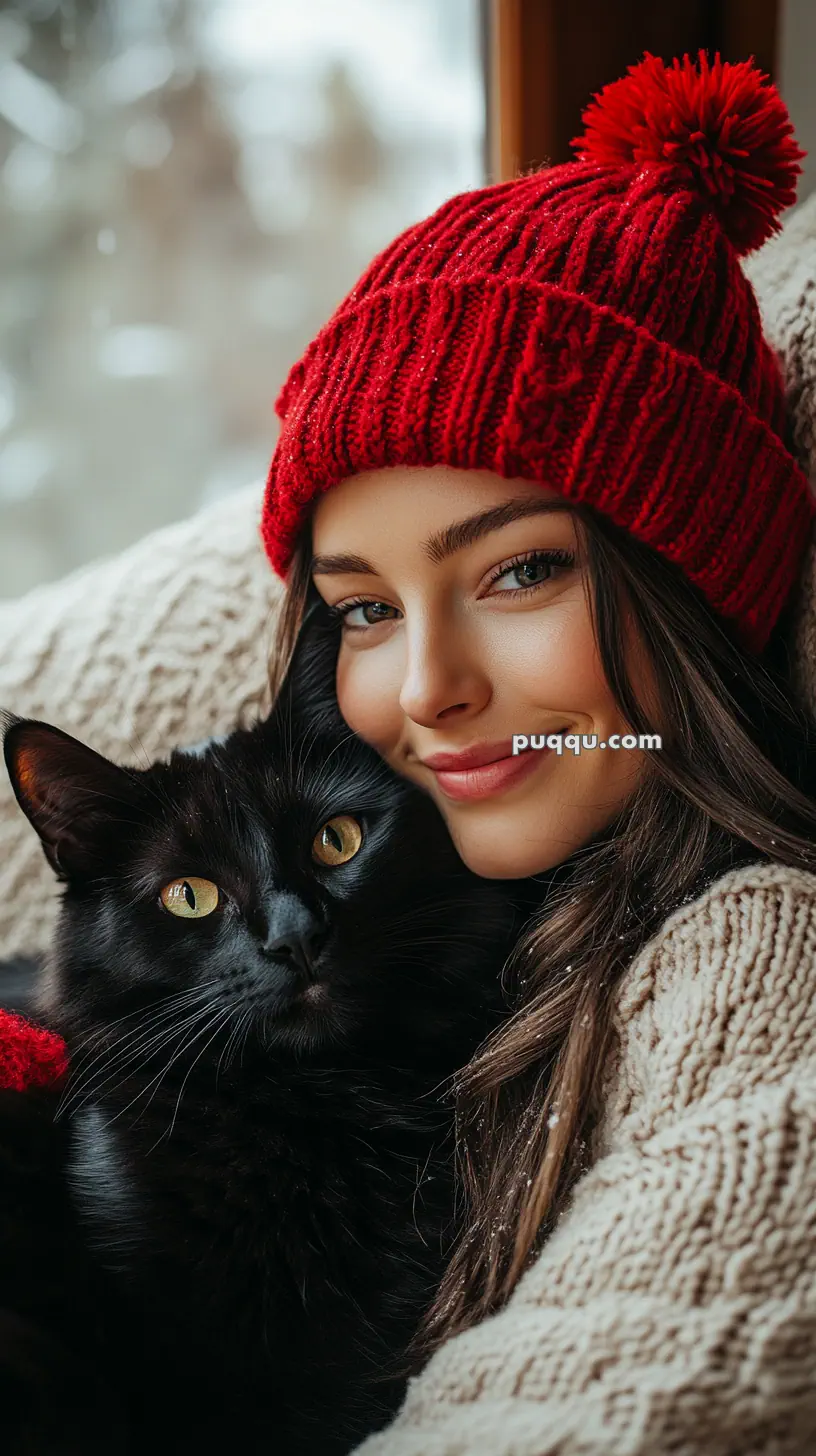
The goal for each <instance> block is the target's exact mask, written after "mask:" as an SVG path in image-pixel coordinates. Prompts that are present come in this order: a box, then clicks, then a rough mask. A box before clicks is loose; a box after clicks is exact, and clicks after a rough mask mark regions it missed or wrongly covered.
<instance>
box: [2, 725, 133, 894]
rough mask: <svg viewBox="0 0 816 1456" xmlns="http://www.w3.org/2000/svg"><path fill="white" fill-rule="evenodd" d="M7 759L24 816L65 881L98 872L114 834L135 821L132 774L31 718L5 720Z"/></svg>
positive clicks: (53, 866)
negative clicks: (106, 847) (121, 826)
mask: <svg viewBox="0 0 816 1456" xmlns="http://www.w3.org/2000/svg"><path fill="white" fill-rule="evenodd" d="M0 730H1V731H2V734H3V753H4V756H5V760H6V768H7V769H8V774H9V778H10V779H11V786H12V788H13V790H14V793H15V795H16V798H17V802H18V804H19V805H20V808H21V809H22V810H23V813H24V814H25V815H26V817H27V818H28V819H29V820H30V822H31V824H32V825H33V826H34V828H35V829H36V831H37V833H38V835H39V836H40V841H41V843H42V847H43V849H44V851H45V855H46V858H47V859H48V862H49V864H50V865H51V866H52V868H53V869H54V870H55V871H56V873H57V874H58V875H59V877H60V879H63V880H69V881H70V880H75V879H82V878H85V877H88V876H92V875H94V874H98V873H99V872H100V868H102V867H103V864H104V857H105V854H104V847H103V846H104V844H105V842H108V841H109V836H110V831H111V830H112V829H113V828H114V827H115V826H116V825H122V824H123V821H128V820H131V819H132V818H133V813H134V810H135V809H136V808H137V804H138V801H139V798H140V795H139V791H138V789H137V786H136V783H135V781H134V778H133V775H132V774H130V773H128V771H127V770H126V769H122V768H117V766H116V764H113V763H111V762H110V760H109V759H107V758H103V757H102V755H101V754H99V753H95V752H94V750H93V749H92V748H88V747H86V745H85V744H84V743H80V742H79V740H78V739H76V738H72V737H71V736H70V734H68V733H63V732H62V730H61V729H59V728H54V727H52V726H51V724H50V723H40V722H38V721H36V720H35V719H33V718H18V717H16V716H14V715H13V714H11V713H5V712H3V713H0Z"/></svg>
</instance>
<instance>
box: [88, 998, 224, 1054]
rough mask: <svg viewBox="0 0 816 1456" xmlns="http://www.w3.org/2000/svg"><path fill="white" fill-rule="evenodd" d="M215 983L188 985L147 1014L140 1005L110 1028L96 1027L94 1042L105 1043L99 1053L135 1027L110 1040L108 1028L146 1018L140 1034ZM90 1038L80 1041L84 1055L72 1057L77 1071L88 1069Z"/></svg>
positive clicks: (124, 1038)
mask: <svg viewBox="0 0 816 1456" xmlns="http://www.w3.org/2000/svg"><path fill="white" fill-rule="evenodd" d="M215 984H216V983H215V980H212V981H206V982H204V983H203V985H201V986H193V987H188V989H187V990H186V991H181V992H174V993H173V995H172V996H170V997H167V998H166V999H165V1000H164V1001H162V1002H160V1004H159V1005H158V1006H155V1007H152V1008H151V1010H150V1012H149V1013H148V1014H147V1016H145V1011H144V1007H140V1008H139V1009H138V1010H137V1011H129V1012H128V1013H127V1015H126V1016H122V1017H119V1019H118V1020H117V1021H112V1022H110V1027H109V1028H108V1027H99V1028H95V1029H94V1032H93V1033H92V1036H93V1040H94V1042H95V1043H97V1044H98V1043H99V1042H103V1043H104V1049H103V1051H102V1052H101V1053H99V1055H104V1054H105V1052H108V1051H113V1049H114V1047H116V1046H119V1045H120V1043H121V1042H123V1041H126V1040H127V1039H128V1038H129V1037H131V1036H132V1035H133V1033H134V1028H133V1027H130V1028H129V1029H128V1030H127V1031H125V1032H123V1034H122V1035H121V1036H119V1037H117V1038H116V1040H115V1041H113V1042H108V1041H106V1032H107V1031H108V1029H110V1030H113V1029H114V1027H116V1026H120V1025H121V1023H122V1022H123V1021H128V1020H131V1019H132V1018H133V1017H140V1018H144V1019H143V1021H142V1024H141V1026H137V1028H136V1030H137V1033H138V1034H141V1032H142V1031H144V1030H147V1029H148V1028H149V1027H150V1026H152V1025H154V1024H156V1023H157V1022H159V1021H160V1020H162V1019H163V1018H165V1017H167V1016H170V1015H172V1014H174V1013H175V1012H176V1011H179V1010H181V1008H182V1007H183V1006H185V1005H187V1004H189V1003H190V1002H192V1001H194V1000H197V999H199V997H200V996H201V995H202V993H203V992H204V991H205V990H206V989H207V988H208V987H210V986H214V985H215ZM90 1040H91V1037H88V1038H86V1039H85V1041H84V1042H79V1043H78V1046H80V1047H81V1048H82V1056H79V1057H77V1056H76V1055H72V1057H71V1063H72V1067H75V1068H76V1069H77V1071H79V1070H82V1069H84V1070H86V1071H87V1070H88V1063H87V1057H89V1056H91V1055H92V1052H93V1050H94V1048H89V1046H88V1043H89V1041H90ZM83 1057H84V1058H85V1060H83Z"/></svg>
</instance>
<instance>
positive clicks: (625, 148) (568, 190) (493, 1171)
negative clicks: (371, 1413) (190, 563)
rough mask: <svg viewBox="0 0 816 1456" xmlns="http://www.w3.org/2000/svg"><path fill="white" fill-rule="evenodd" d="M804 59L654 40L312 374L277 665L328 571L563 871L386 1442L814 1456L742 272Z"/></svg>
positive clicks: (784, 152) (810, 1107)
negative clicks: (662, 44)
mask: <svg viewBox="0 0 816 1456" xmlns="http://www.w3.org/2000/svg"><path fill="white" fill-rule="evenodd" d="M764 79H765V78H762V77H761V76H760V75H759V73H758V72H757V71H756V70H755V68H754V67H753V65H752V64H751V63H740V64H739V65H734V66H729V65H723V64H722V63H721V62H720V59H719V57H717V58H716V59H715V61H714V62H713V64H709V62H708V61H707V59H706V57H705V55H704V54H703V53H702V52H701V53H700V55H699V57H698V59H697V62H696V63H692V62H691V61H690V60H689V59H688V58H687V57H686V58H684V61H683V63H682V64H681V63H680V62H679V61H675V62H673V63H672V66H671V67H670V68H666V67H664V65H663V63H662V62H661V61H660V60H658V59H657V58H655V57H652V56H649V55H648V54H647V56H646V58H645V59H644V61H643V62H641V63H640V64H639V65H638V66H635V67H631V68H630V71H629V74H628V75H627V76H626V77H624V78H623V79H622V80H620V81H617V82H615V83H613V84H612V85H611V86H608V87H606V88H605V90H604V91H603V92H601V93H600V95H599V97H598V98H596V100H595V101H594V102H593V103H592V104H591V105H590V107H589V108H588V110H587V112H586V113H585V117H584V120H585V122H586V124H587V129H586V132H585V134H584V135H583V136H582V137H581V138H579V139H577V145H578V146H579V148H580V150H579V153H578V160H577V161H575V162H572V163H569V164H566V165H563V166H558V167H552V168H550V169H548V170H545V171H542V172H539V173H536V174H533V175H530V176H526V177H522V178H519V179H517V180H515V181H512V182H509V183H504V184H500V185H497V186H492V187H488V188H485V189H482V190H480V191H476V192H472V193H469V194H465V195H463V196H461V197H456V198H453V199H452V200H451V201H450V202H448V203H446V204H445V205H444V206H443V207H441V208H440V209H439V210H438V211H437V212H436V213H435V214H434V215H433V216H432V217H431V218H429V219H426V220H425V221H423V222H421V223H419V224H417V225H416V226H415V227H413V228H410V229H409V230H408V231H407V232H406V233H404V234H403V235H402V236H401V237H399V238H398V239H397V240H396V241H395V242H394V243H393V244H392V245H391V246H390V247H389V248H387V249H386V250H385V251H384V252H383V253H382V254H381V255H380V256H379V257H378V258H377V259H375V260H374V262H373V263H372V265H371V266H370V268H369V269H368V271H367V272H366V274H365V275H364V276H363V278H362V279H361V280H360V282H359V284H358V285H357V287H356V288H355V289H354V290H353V291H352V292H351V294H350V295H349V296H348V298H347V299H346V300H344V302H343V303H342V304H341V305H340V307H339V308H338V310H337V312H336V314H335V315H334V317H333V318H332V319H331V320H330V322H329V323H328V324H327V325H326V327H325V328H324V329H323V331H322V332H321V334H320V335H319V336H318V338H317V339H316V340H315V341H314V342H313V344H312V345H311V346H310V348H309V349H308V350H307V351H306V354H305V355H304V357H303V358H302V359H301V360H300V362H299V363H298V364H297V365H296V366H295V367H294V369H293V370H292V372H291V374H290V376H289V379H288V380H287V382H286V384H285V386H284V389H283V391H282V393H281V396H280V398H279V400H278V405H277V408H278V412H279V414H280V415H281V418H282V422H283V423H282V430H281V436H280V440H279V443H278V446H277V449H276V452H275V456H274V459H273V461H272V466H271V470H270V475H269V482H268V487H267V496H266V501H265V509H264V517H263V523H262V531H263V537H264V541H265V545H266V549H267V552H268V554H269V557H270V560H271V562H272V564H273V566H274V567H275V569H276V570H277V571H278V573H279V574H280V575H281V576H283V577H284V578H285V580H286V583H287V588H288V592H287V601H286V606H285V611H284V615H283V618H282V620H281V633H280V640H279V643H278V650H277V652H276V657H275V676H276V681H277V682H279V681H280V679H281V678H282V675H283V673H284V672H285V668H286V664H287V660H288V657H289V654H290V652H291V649H292V645H293V642H294V640H295V638H296V635H297V632H298V629H299V626H300V624H301V622H302V620H303V617H304V613H305V610H306V607H307V605H308V604H309V602H310V601H312V600H314V601H316V602H317V603H318V609H319V610H322V611H324V612H325V613H328V615H329V616H330V617H331V618H332V620H333V621H335V623H336V624H337V627H338V658H337V674H336V691H337V701H338V704H339V707H340V709H341V712H342V714H343V716H344V718H345V720H346V722H347V723H348V724H349V727H350V728H351V729H352V730H353V731H355V732H357V733H359V734H360V735H361V736H362V737H364V738H365V739H367V740H368V741H369V742H370V743H371V744H373V745H374V747H375V748H376V749H377V750H378V751H379V752H380V753H381V754H382V755H383V757H384V758H385V759H386V760H387V761H388V762H389V763H390V764H391V765H392V766H393V767H394V768H395V769H396V770H397V772H399V773H402V774H404V775H405V776H406V777H408V778H410V779H411V780H413V781H414V782H415V783H416V784H418V785H419V786H420V787H421V788H422V789H424V790H425V791H426V792H427V793H429V794H430V795H431V796H432V797H433V799H434V800H435V802H436V803H437V805H438V807H439V810H440V812H441V813H442V814H443V816H444V817H445V819H446V821H447V823H448V825H449V828H450V831H451V834H452V836H453V839H454V842H455V844H456V846H457V848H458V850H459V852H460V854H461V856H462V858H463V860H465V862H466V863H467V864H468V865H469V866H470V867H471V868H472V869H473V870H474V871H476V873H478V874H482V875H485V876H508V877H510V876H519V875H525V876H530V877H538V878H539V879H540V881H541V889H542V903H541V909H540V911H538V912H537V913H536V915H535V917H534V919H533V922H532V923H531V927H530V930H529V933H528V934H527V936H526V938H525V942H524V944H523V945H521V946H520V947H519V951H518V955H517V957H516V958H514V964H513V966H512V967H510V968H508V975H507V979H508V986H507V990H508V996H509V998H510V1001H511V1005H512V1010H513V1014H512V1015H511V1016H510V1018H509V1020H508V1022H507V1023H506V1025H505V1027H504V1028H503V1029H502V1031H501V1033H500V1034H497V1035H496V1036H495V1037H494V1038H493V1040H492V1041H491V1043H490V1044H488V1045H487V1046H485V1047H484V1048H483V1050H482V1052H481V1054H480V1055H479V1056H478V1057H477V1058H476V1060H475V1061H474V1062H473V1063H471V1064H470V1065H469V1066H468V1067H467V1068H466V1069H465V1070H464V1071H463V1073H462V1075H461V1077H460V1079H459V1086H458V1091H457V1096H458V1107H459V1114H460V1133H461V1136H460V1156H461V1167H462V1174H463V1180H464V1184H465V1189H466V1192H467V1220H466V1221H467V1227H466V1229H465V1232H464V1234H463V1236H462V1239H461V1242H460V1244H459V1247H458V1249H457V1252H456V1254H455V1257H454V1258H453V1260H452V1262H451V1265H450V1268H449V1270H448V1273H447V1276H446V1278H445V1280H444V1282H443V1285H442V1287H441V1289H440V1291H439V1295H438V1299H437V1301H436V1303H435V1305H434V1307H433V1309H432V1310H431V1311H430V1312H429V1316H428V1319H427V1321H426V1322H425V1325H424V1327H423V1330H422V1331H421V1332H420V1337H419V1339H418V1341H417V1346H416V1353H417V1356H418V1359H417V1367H419V1365H421V1364H422V1363H423V1361H424V1360H425V1359H426V1358H427V1356H428V1355H430V1356H431V1358H430V1359H429V1360H428V1361H427V1363H426V1364H425V1365H424V1368H423V1369H422V1372H421V1373H420V1374H418V1375H417V1376H416V1377H415V1378H414V1379H413V1380H412V1381H411V1384H410V1386H409V1390H408V1395H407V1398H406V1401H405V1404H404V1406H403V1409H402V1410H401V1412H400V1413H399V1415H398V1416H397V1418H396V1419H395V1421H394V1422H393V1424H392V1425H391V1426H390V1427H389V1428H388V1429H387V1430H385V1431H384V1432H381V1433H379V1434H377V1435H374V1436H372V1437H370V1438H369V1439H368V1440H367V1441H366V1442H364V1443H363V1446H362V1447H360V1448H359V1450H360V1452H361V1453H365V1456H470V1453H473V1456H482V1453H484V1456H511V1453H512V1456H546V1453H563V1456H566V1453H573V1452H575V1453H577V1452H579V1451H580V1452H582V1453H601V1452H604V1453H624V1452H626V1453H627V1456H646V1453H655V1452H683V1453H686V1456H688V1453H698V1452H699V1453H703V1452H706V1453H733V1456H736V1453H737V1452H739V1453H740V1456H746V1453H748V1452H756V1453H759V1452H762V1453H765V1456H770V1453H771V1452H773V1453H775V1456H776V1453H794V1452H796V1453H804V1452H805V1451H811V1450H813V1449H816V1392H814V1382H813V1370H814V1362H816V1138H815V1130H816V1002H815V1001H814V995H815V994H816V849H815V848H814V844H813V840H814V831H816V791H815V790H814V783H813V769H812V755H811V748H812V745H813V731H814V730H813V727H812V725H811V724H810V723H809V722H808V721H806V718H805V714H804V712H803V710H801V709H800V708H799V707H798V705H797V704H796V703H795V702H794V701H793V697H792V693H791V690H790V688H789V686H788V663H787V658H786V653H785V649H784V642H785V633H786V626H787V618H788V614H789V606H790V601H791V595H792V592H793V589H794V586H795V583H796V580H797V574H798V572H799V569H800V566H801V562H802V558H803V553H804V550H805V547H806V544H807V540H808V534H809V529H810V526H811V522H812V518H813V509H814V508H813V505H812V502H811V498H810V495H809V492H808V487H807V482H806V480H805V478H804V476H803V475H802V473H801V471H800V469H799V467H798V466H797V465H796V463H795V461H794V459H793V456H792V454H791V453H790V450H789V445H788V441H787V438H786V426H785V421H784V399H783V391H782V384H781V379H780V375H779V370H778V365H777V362H776V360H775V358H774V356H773V355H772V352H771V350H770V348H769V346H768V344H767V342H766V341H765V339H764V338H763V335H762V330H761V324H760V320H759V314H758V310H757V306H756V302H755V299H754V296H753V293H752V290H751V288H750V286H749V284H748V283H747V281H746V279H745V277H744V275H743V273H742V270H741V268H740V265H739V257H740V256H741V255H743V254H745V253H747V252H749V251H751V250H752V249H753V248H755V247H757V246H759V244H760V243H761V242H762V241H763V240H764V239H765V238H766V237H768V236H769V235H770V234H771V232H773V231H775V230H776V229H777V227H778V222H777V214H778V213H779V212H780V211H781V210H782V209H783V208H784V207H786V206H787V205H789V204H790V203H791V202H792V201H793V200H794V193H795V177H796V174H797V172H798V171H799V170H800V168H799V166H798V162H799V160H800V158H801V157H802V155H803V153H802V152H801V150H800V149H799V148H798V147H797V146H796V143H795V142H794V140H793V138H792V135H791V127H790V122H789V120H788V117H787V113H786V111H785V109H784V106H783V104H782V102H781V100H780V98H779V96H778V93H777V92H776V90H775V88H773V87H772V86H769V85H765V84H763V81H764ZM320 602H322V603H323V606H322V608H321V607H320V605H319V604H320ZM627 733H629V734H632V735H633V736H634V739H635V744H636V746H635V747H625V748H614V747H612V746H607V747H605V748H602V747H601V746H600V745H601V744H607V745H611V744H612V743H617V742H618V739H617V738H613V735H625V734H627ZM655 734H657V735H659V738H660V741H661V744H662V746H661V747H659V748H658V747H656V746H655V740H654V738H653V737H649V736H648V735H655ZM516 735H521V736H522V737H523V738H526V739H532V740H533V742H534V743H535V744H536V745H539V744H540V743H541V742H542V741H547V742H549V744H550V747H549V748H548V749H545V750H543V749H541V748H539V747H533V748H529V749H528V750H527V751H525V752H520V753H516V754H514V753H513V739H514V737H515V736H516ZM593 737H594V738H595V739H596V740H597V744H598V746H596V747H591V746H590V744H591V742H592V739H593ZM576 739H577V740H578V743H579V751H578V752H576V751H575V740H576ZM627 742H629V739H627ZM559 744H560V748H561V750H562V751H559Z"/></svg>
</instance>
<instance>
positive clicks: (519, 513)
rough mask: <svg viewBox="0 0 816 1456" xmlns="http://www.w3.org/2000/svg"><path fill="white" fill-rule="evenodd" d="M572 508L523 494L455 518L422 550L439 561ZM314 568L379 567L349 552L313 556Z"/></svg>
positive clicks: (370, 572)
mask: <svg viewBox="0 0 816 1456" xmlns="http://www.w3.org/2000/svg"><path fill="white" fill-rule="evenodd" d="M568 509H569V505H568V503H567V502H566V501H565V500H563V499H558V500H553V499H552V498H551V497H547V498H546V499H541V500H538V499H536V497H535V496H520V497H518V498H516V499H513V500H507V501H502V503H501V505H498V506H490V507H489V508H488V509H487V510H485V511H479V512H477V514H476V515H475V516H466V517H465V519H464V520H463V521H454V522H452V524H451V525H450V526H445V527H444V528H443V529H442V530H441V531H434V532H433V534H432V535H430V536H429V537H428V539H427V541H423V543H422V550H423V551H424V552H425V555H426V556H427V557H429V558H430V560H431V561H433V562H434V563H435V564H438V563H439V562H440V561H444V560H445V557H447V556H453V555H454V553H455V552H456V551H463V550H464V549H465V547H466V546H472V545H473V543H474V541H478V540H480V539H481V537H482V536H487V535H489V533H490V532H491V531H496V530H498V528H499V527H500V526H506V525H508V524H509V523H510V521H520V520H523V519H524V518H525V517H526V516H538V515H544V514H548V513H549V512H551V511H564V510H568ZM310 570H311V572H312V574H313V575H314V576H341V575H350V574H353V575H355V576H377V575H378V573H377V570H376V568H375V567H373V566H372V565H371V564H370V562H368V561H366V560H365V559H364V558H363V557H362V556H352V555H350V554H349V553H348V552H345V551H344V552H339V553H338V554H337V555H333V556H332V555H329V556H313V557H312V561H311V567H310Z"/></svg>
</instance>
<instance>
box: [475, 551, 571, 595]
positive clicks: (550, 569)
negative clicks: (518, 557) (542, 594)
mask: <svg viewBox="0 0 816 1456" xmlns="http://www.w3.org/2000/svg"><path fill="white" fill-rule="evenodd" d="M572 564H573V557H572V555H571V553H570V552H566V551H561V552H558V553H555V552H553V553H549V554H547V555H537V556H531V557H528V558H527V560H525V561H514V562H513V563H512V564H511V565H510V566H505V567H504V569H503V570H502V571H501V572H500V573H499V575H498V576H496V577H494V579H493V581H492V582H491V587H494V588H495V587H496V586H497V585H498V583H499V582H501V581H505V579H507V580H508V582H509V585H508V586H506V587H499V590H500V591H518V590H520V589H521V590H523V589H524V588H525V587H535V586H543V585H544V583H545V582H548V581H551V580H552V577H553V575H554V573H555V572H556V571H557V570H558V569H559V568H561V569H564V568H565V567H569V566H572ZM513 578H515V580H514V579H513Z"/></svg>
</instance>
